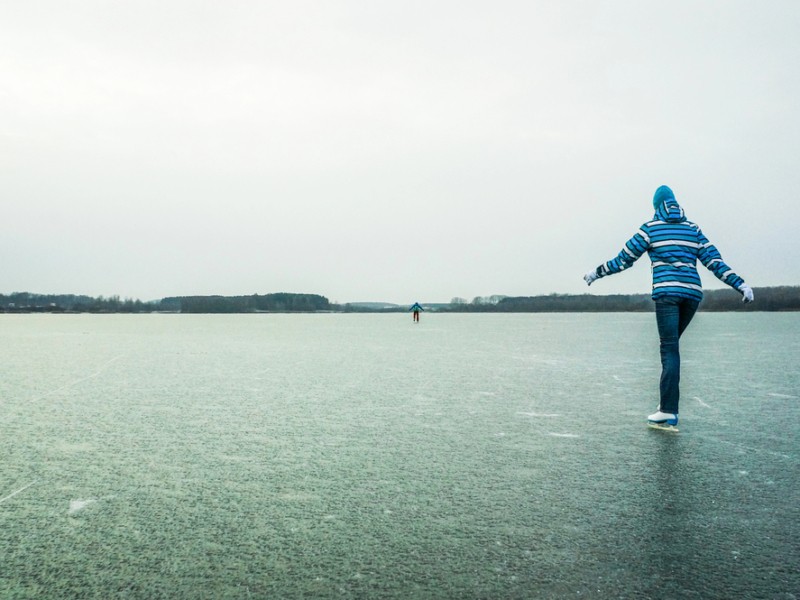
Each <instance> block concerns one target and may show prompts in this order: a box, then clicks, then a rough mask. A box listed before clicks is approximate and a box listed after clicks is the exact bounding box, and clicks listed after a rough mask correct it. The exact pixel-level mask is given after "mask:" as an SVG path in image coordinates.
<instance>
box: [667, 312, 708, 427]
mask: <svg viewBox="0 0 800 600" xmlns="http://www.w3.org/2000/svg"><path fill="white" fill-rule="evenodd" d="M699 305H700V303H699V302H697V301H696V300H689V299H688V298H678V297H667V298H659V299H658V300H656V324H657V325H658V337H659V338H660V340H661V387H660V392H661V404H660V405H659V407H660V409H661V410H662V411H663V412H666V413H674V414H678V403H679V402H680V388H679V386H680V382H681V353H680V348H679V344H678V340H680V337H681V334H682V333H683V332H684V331H685V330H686V328H687V327H688V326H689V323H690V322H691V321H692V317H694V313H695V312H697V307H698V306H699Z"/></svg>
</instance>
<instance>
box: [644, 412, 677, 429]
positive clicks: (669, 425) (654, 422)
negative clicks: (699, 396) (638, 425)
mask: <svg viewBox="0 0 800 600" xmlns="http://www.w3.org/2000/svg"><path fill="white" fill-rule="evenodd" d="M647 425H648V427H652V428H653V429H660V430H661V431H674V432H675V433H677V432H678V413H665V412H661V410H660V409H659V410H658V412H655V413H653V414H652V415H650V416H649V417H647Z"/></svg>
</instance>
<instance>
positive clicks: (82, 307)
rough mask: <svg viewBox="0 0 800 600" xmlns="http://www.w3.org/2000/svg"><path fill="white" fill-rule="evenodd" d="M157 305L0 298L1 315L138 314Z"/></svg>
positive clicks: (24, 295) (20, 295)
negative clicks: (22, 313)
mask: <svg viewBox="0 0 800 600" xmlns="http://www.w3.org/2000/svg"><path fill="white" fill-rule="evenodd" d="M158 305H159V302H158V301H156V302H142V301H141V300H134V299H132V298H126V299H124V300H123V299H121V298H120V297H119V296H110V297H108V298H105V297H103V296H99V297H97V298H92V297H91V296H79V295H75V294H31V293H29V292H15V293H13V294H8V295H5V294H0V311H2V312H91V313H142V312H153V311H154V310H158Z"/></svg>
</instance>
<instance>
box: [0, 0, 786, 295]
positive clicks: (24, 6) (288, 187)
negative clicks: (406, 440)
mask: <svg viewBox="0 0 800 600" xmlns="http://www.w3.org/2000/svg"><path fill="white" fill-rule="evenodd" d="M799 32H800V3H797V2H795V1H794V0H791V1H778V0H776V1H767V2H756V1H740V0H730V1H699V2H698V1H694V0H692V1H684V0H678V1H675V0H673V1H669V2H646V1H641V0H630V1H611V2H602V3H601V2H595V1H569V0H558V1H552V2H550V1H548V2H538V1H519V2H512V1H506V2H503V1H500V2H474V1H473V2H469V1H468V2H464V1H439V2H437V1H424V2H422V1H404V2H379V1H376V2H372V1H366V0H364V1H355V0H353V1H336V0H333V1H319V2H308V1H295V0H293V1H292V2H285V1H280V2H278V1H275V2H270V1H259V2H257V1H246V0H244V1H232V2H227V1H226V2H223V1H220V2H200V1H197V0H185V1H184V0H154V1H149V0H148V1H130V2H109V1H107V0H98V1H93V2H92V1H77V2H62V1H61V0H44V1H36V0H32V1H30V2H23V1H10V0H0V195H1V198H0V203H1V205H2V215H1V216H0V292H3V293H9V292H13V291H31V292H40V293H56V292H59V293H62V292H63V293H85V294H90V295H112V294H119V295H121V296H130V297H135V298H141V299H143V300H148V299H154V298H160V297H162V296H170V295H183V294H213V293H218V294H230V295H233V294H252V293H268V292H280V291H289V292H313V293H320V294H323V295H325V296H327V297H328V298H330V299H331V300H335V301H341V302H346V301H356V300H384V301H392V302H400V303H406V302H407V303H410V302H413V301H414V300H420V301H423V302H437V301H445V302H446V301H449V300H450V299H451V298H452V297H454V296H461V297H464V298H467V299H472V298H473V297H474V296H478V295H481V296H483V295H491V294H507V295H537V294H548V293H552V292H558V293H583V292H585V291H587V288H586V286H585V284H584V283H583V280H582V278H581V277H582V275H583V274H584V273H585V272H586V271H587V270H588V269H590V268H593V267H595V266H596V265H597V264H599V263H600V262H601V261H604V260H608V259H610V258H612V257H613V256H614V255H616V253H617V252H618V251H619V250H620V248H621V247H622V244H623V243H624V242H625V241H626V240H627V239H628V237H630V235H632V234H633V233H634V232H635V231H636V229H637V228H638V227H639V225H640V224H641V223H642V222H644V221H645V220H647V219H648V218H649V217H650V216H651V215H652V205H651V198H652V194H653V191H654V190H655V188H656V187H658V186H659V185H661V184H667V185H670V186H671V187H672V188H673V190H674V191H675V194H676V196H677V198H678V201H679V202H680V203H681V204H682V205H683V207H684V208H685V210H686V213H687V216H688V217H689V218H690V219H692V220H694V221H696V222H698V223H699V224H700V226H701V227H702V228H703V231H704V232H705V233H706V235H707V236H708V237H709V238H710V239H711V241H712V242H714V243H715V244H716V245H717V247H718V248H719V249H720V251H721V252H722V255H723V257H724V258H725V259H726V261H727V262H728V263H729V264H730V265H731V266H732V267H733V268H734V269H735V270H736V271H737V272H738V273H739V274H740V275H742V276H743V277H744V278H745V279H746V281H747V282H748V283H749V284H750V285H751V286H753V287H758V286H767V285H786V284H791V285H795V284H800V242H798V241H797V240H798V237H797V232H796V229H797V223H798V222H800V208H798V206H800V202H798V200H797V198H796V196H797V190H798V189H800V169H798V159H800V142H799V141H798V140H800V114H799V113H798V110H797V106H798V101H799V100H798V99H800V69H798V67H797V65H798V64H800V34H799ZM701 275H702V276H703V281H704V283H705V284H706V285H707V286H708V287H719V284H718V283H717V282H716V280H714V278H713V276H711V275H710V273H708V272H703V273H701ZM649 288H650V282H649V262H648V261H647V260H646V258H644V259H642V260H641V261H640V264H638V265H636V267H635V268H634V269H632V270H631V271H628V272H626V273H623V274H621V275H617V276H615V277H612V278H607V279H603V280H602V281H600V282H598V283H597V284H595V285H593V286H592V288H591V292H592V293H595V294H607V293H628V292H648V291H649Z"/></svg>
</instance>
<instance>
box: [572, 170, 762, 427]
mask: <svg viewBox="0 0 800 600" xmlns="http://www.w3.org/2000/svg"><path fill="white" fill-rule="evenodd" d="M653 208H654V209H655V215H654V216H653V219H651V220H650V221H647V222H646V223H644V224H643V225H642V226H641V227H640V228H639V231H637V232H636V233H635V234H634V235H633V237H632V238H631V239H629V240H628V241H627V242H626V243H625V247H624V248H623V249H622V251H621V252H620V253H619V254H618V255H617V256H616V258H613V259H612V260H610V261H608V262H606V263H603V264H602V265H600V266H599V267H597V268H596V269H595V270H594V271H590V272H589V273H587V274H586V275H585V276H584V280H585V281H586V283H587V284H588V285H591V284H592V283H593V282H594V281H595V280H597V279H599V278H600V277H605V276H607V275H613V274H614V273H619V272H620V271H624V270H625V269H627V268H629V267H631V266H632V265H633V264H634V263H635V262H636V261H637V260H638V259H639V258H640V257H641V256H642V255H643V254H644V253H645V252H647V254H648V256H649V257H650V262H651V265H652V271H653V291H652V297H653V300H654V301H655V303H656V324H657V326H658V333H659V339H660V349H661V366H662V371H661V383H660V396H661V400H660V403H659V407H658V411H657V412H656V413H655V414H652V415H650V416H649V417H648V420H649V421H650V423H651V424H652V425H654V426H657V427H659V428H666V427H668V428H673V429H674V428H675V426H677V424H678V402H679V387H678V384H679V381H680V354H679V351H678V340H679V338H680V336H681V335H682V334H683V332H684V330H685V329H686V327H687V326H688V325H689V323H690V322H691V320H692V318H693V317H694V314H695V312H696V311H697V308H698V306H699V304H700V301H701V300H702V299H703V287H702V283H701V281H700V275H699V274H698V273H697V261H698V260H700V262H701V263H702V264H703V265H704V266H705V267H707V268H708V269H709V270H710V271H711V272H712V273H714V275H715V276H716V277H717V278H718V279H719V280H720V281H722V282H724V283H726V284H727V285H729V286H731V287H732V288H733V289H735V290H737V291H739V292H740V293H741V294H742V296H743V300H744V301H745V302H752V301H753V291H752V290H751V289H750V287H749V286H748V285H747V284H746V283H745V282H744V279H742V278H741V277H739V276H738V275H737V274H736V273H734V272H733V271H732V270H731V268H730V267H729V266H728V265H726V264H725V262H724V261H723V260H722V256H720V253H719V251H718V250H717V249H716V247H715V246H714V245H713V244H712V243H711V242H709V241H708V238H706V236H705V235H703V232H702V231H701V230H700V227H698V226H697V225H696V224H695V223H692V222H691V221H689V220H688V219H687V218H686V216H685V214H684V212H683V209H682V208H681V206H680V205H679V204H678V202H677V200H676V199H675V195H674V194H673V193H672V190H671V189H670V188H668V187H667V186H665V185H662V186H661V187H659V188H658V189H657V190H656V193H655V195H654V196H653ZM675 430H676V431H677V429H675Z"/></svg>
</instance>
